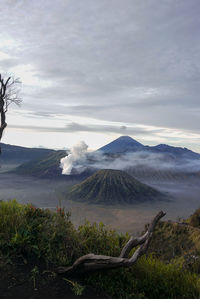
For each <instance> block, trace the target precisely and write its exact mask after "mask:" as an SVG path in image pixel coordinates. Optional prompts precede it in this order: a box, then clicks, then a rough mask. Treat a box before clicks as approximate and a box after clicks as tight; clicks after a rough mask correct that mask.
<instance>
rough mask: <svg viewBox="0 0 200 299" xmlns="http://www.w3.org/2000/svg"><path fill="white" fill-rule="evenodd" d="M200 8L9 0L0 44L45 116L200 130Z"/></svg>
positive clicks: (130, 0) (27, 96)
mask: <svg viewBox="0 0 200 299" xmlns="http://www.w3.org/2000/svg"><path fill="white" fill-rule="evenodd" d="M199 10H200V4H199V2H198V1H197V0H191V1H188V0H181V1H180V0H177V1H173V0H167V1H157V0H149V1H148V2H147V1H140V0H125V1H123V3H122V1H120V0H115V1H114V0H111V1H107V0H102V1H93V0H85V1H84V2H83V1H80V0H77V1H73V0H68V1H66V0H58V1H56V2H54V1H48V0H44V1H25V0H22V1H16V2H15V3H13V1H7V0H3V1H2V3H1V11H0V18H1V33H0V51H2V52H4V53H6V54H7V55H9V57H11V58H9V59H8V58H7V57H5V56H4V57H3V59H2V60H1V61H0V66H1V69H2V71H4V72H11V73H12V72H14V73H15V75H16V76H20V75H21V77H22V78H23V79H24V80H23V81H24V84H23V99H24V102H23V107H24V109H25V110H32V112H33V113H36V114H37V112H38V113H40V114H41V115H42V114H43V115H44V117H46V116H45V113H47V114H51V115H54V117H57V115H58V114H59V113H60V114H66V115H68V114H70V113H71V115H73V116H84V117H91V115H92V117H93V118H94V119H96V120H105V121H111V122H119V126H121V124H120V123H124V125H125V126H126V123H127V122H129V123H133V124H135V123H136V124H142V125H146V126H157V127H166V128H173V129H180V130H188V131H189V130H191V131H198V130H199V129H200V127H199V112H198V113H197V111H199V109H200V102H199V98H198V95H199V93H200V87H199V79H200V38H199V27H200V19H199ZM30 12H31V14H30ZM34 126H35V123H34V121H33V126H32V127H34ZM73 128H74V130H75V126H74V125H73V126H71V127H70V126H69V130H73ZM50 129H51V128H50ZM81 129H82V130H83V127H82V128H79V130H81ZM111 129H112V128H111ZM111 129H108V131H109V132H110V130H111ZM36 130H37V128H36ZM43 130H46V129H43ZM56 130H57V129H56ZM63 130H65V128H64V123H63ZM76 130H78V128H77V129H76ZM88 130H93V128H91V127H90V128H88ZM113 130H114V129H113ZM119 130H120V129H119ZM115 131H116V130H115Z"/></svg>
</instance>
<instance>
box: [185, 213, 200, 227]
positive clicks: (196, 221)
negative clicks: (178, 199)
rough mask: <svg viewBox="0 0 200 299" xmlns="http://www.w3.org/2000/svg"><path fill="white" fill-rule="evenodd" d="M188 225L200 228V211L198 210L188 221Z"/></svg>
mask: <svg viewBox="0 0 200 299" xmlns="http://www.w3.org/2000/svg"><path fill="white" fill-rule="evenodd" d="M188 224H189V225H191V226H194V227H198V228H200V209H198V210H196V211H195V212H194V214H192V215H191V216H190V217H189V219H188Z"/></svg>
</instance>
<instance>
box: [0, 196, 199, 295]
mask: <svg viewBox="0 0 200 299" xmlns="http://www.w3.org/2000/svg"><path fill="white" fill-rule="evenodd" d="M158 235H159V233H158ZM128 238H129V236H128V234H124V235H119V234H117V233H116V232H115V231H114V230H110V229H107V228H106V226H105V225H104V224H103V223H100V224H96V223H94V224H91V223H89V222H86V223H85V224H84V225H82V226H80V227H79V228H78V229H75V228H74V226H73V224H72V222H71V220H70V214H69V213H67V212H65V210H64V209H63V208H61V207H58V208H57V211H56V212H52V211H49V210H46V209H45V210H43V209H39V208H36V207H34V206H33V205H21V204H19V203H18V202H16V201H15V200H14V201H9V202H4V201H2V202H0V260H4V261H5V265H6V263H8V261H11V263H13V265H15V266H16V261H17V260H18V258H21V260H23V261H24V263H26V264H30V265H32V264H34V267H31V270H30V279H31V281H32V285H33V288H37V287H38V286H37V284H38V283H39V282H40V275H41V274H40V273H41V272H42V271H40V268H41V265H43V269H44V267H48V269H49V270H48V271H50V270H51V269H52V273H53V269H54V268H55V267H56V266H60V265H62V266H67V265H71V264H72V263H73V262H74V261H75V260H76V259H77V258H78V257H80V256H81V255H84V254H87V253H90V252H92V253H95V254H105V255H112V256H118V255H119V252H120V250H121V249H122V247H123V245H124V244H125V242H126V241H127V239H128ZM44 265H45V266H44ZM2 267H3V266H2ZM43 272H44V271H43ZM63 278H65V277H63ZM52 279H54V278H52ZM66 279H68V283H69V284H70V282H69V281H72V280H71V279H69V278H66ZM0 280H1V278H0ZM66 282H67V281H66ZM72 282H73V283H71V284H72V285H73V287H74V288H75V289H76V292H77V293H82V292H83V293H84V290H83V288H84V285H88V284H89V285H91V286H94V287H95V288H97V289H99V290H100V291H102V290H103V291H105V292H106V293H107V294H108V295H109V296H111V298H159V299H160V298H199V295H200V280H199V275H198V274H195V273H192V272H191V271H188V270H184V269H183V268H182V264H181V262H179V263H178V261H176V262H174V261H173V262H171V263H168V264H166V263H164V262H162V261H161V260H159V259H158V258H154V257H152V256H148V257H146V256H143V257H141V258H140V259H139V260H138V261H137V263H136V264H135V265H134V266H133V267H131V268H126V269H116V270H112V271H104V272H97V273H95V274H92V275H89V274H88V275H86V276H84V277H82V278H81V286H82V287H81V289H80V287H79V284H76V281H75V282H74V281H72Z"/></svg>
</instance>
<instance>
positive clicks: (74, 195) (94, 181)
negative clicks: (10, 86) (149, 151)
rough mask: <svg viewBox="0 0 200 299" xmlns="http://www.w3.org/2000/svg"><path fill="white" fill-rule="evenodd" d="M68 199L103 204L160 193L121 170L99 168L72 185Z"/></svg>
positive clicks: (148, 198)
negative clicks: (80, 181)
mask: <svg viewBox="0 0 200 299" xmlns="http://www.w3.org/2000/svg"><path fill="white" fill-rule="evenodd" d="M68 197H69V198H70V199H74V200H81V201H88V202H92V203H104V204H114V203H120V204H124V203H127V204H131V203H134V202H138V201H146V200H155V199H157V198H158V197H162V194H161V193H160V192H158V191H157V190H155V189H154V188H151V187H149V186H147V185H145V184H143V183H141V182H139V181H138V180H136V179H134V178H133V177H132V176H130V175H128V174H127V173H126V172H124V171H121V170H111V169H106V170H99V171H97V172H96V173H95V174H93V175H92V176H91V177H89V178H88V179H86V180H85V181H83V182H82V183H80V184H77V185H75V186H73V187H72V189H71V191H70V192H69V194H68Z"/></svg>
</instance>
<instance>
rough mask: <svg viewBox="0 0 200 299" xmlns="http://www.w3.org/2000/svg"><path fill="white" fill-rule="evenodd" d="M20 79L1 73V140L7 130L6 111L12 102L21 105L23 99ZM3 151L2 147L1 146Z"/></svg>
mask: <svg viewBox="0 0 200 299" xmlns="http://www.w3.org/2000/svg"><path fill="white" fill-rule="evenodd" d="M20 83H21V82H20V80H19V79H18V78H17V79H15V78H13V77H8V78H3V77H2V75H1V74H0V114H1V125H0V142H1V139H2V135H3V131H4V130H5V128H6V126H7V123H6V113H7V111H8V107H9V105H10V104H12V103H14V104H16V105H19V104H20V103H21V99H20V98H19V89H18V88H17V87H18V86H19V84H20ZM0 152H1V148H0Z"/></svg>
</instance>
